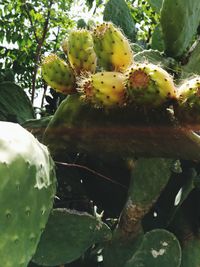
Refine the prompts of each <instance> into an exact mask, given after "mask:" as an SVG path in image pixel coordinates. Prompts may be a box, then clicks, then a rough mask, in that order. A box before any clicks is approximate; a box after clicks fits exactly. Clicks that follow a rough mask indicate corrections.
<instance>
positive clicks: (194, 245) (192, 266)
mask: <svg viewBox="0 0 200 267" xmlns="http://www.w3.org/2000/svg"><path fill="white" fill-rule="evenodd" d="M199 251H200V240H199V239H198V238H194V239H193V238H192V239H191V240H188V241H187V243H186V244H185V245H184V246H183V248H182V261H181V267H199V266H200V254H199Z"/></svg>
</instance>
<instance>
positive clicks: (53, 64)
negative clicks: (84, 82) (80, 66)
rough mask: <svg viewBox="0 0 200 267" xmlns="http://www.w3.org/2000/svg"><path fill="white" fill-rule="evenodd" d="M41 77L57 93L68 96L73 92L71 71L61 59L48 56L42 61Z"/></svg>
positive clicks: (73, 82) (73, 85)
mask: <svg viewBox="0 0 200 267" xmlns="http://www.w3.org/2000/svg"><path fill="white" fill-rule="evenodd" d="M41 68H42V77H43V79H44V80H45V81H46V82H47V84H48V85H49V86H51V87H52V88H53V89H54V90H56V91H57V92H60V93H62V94H70V93H73V92H74V90H75V77H74V73H73V70H72V69H71V68H70V66H69V65H68V64H67V63H66V62H65V61H64V60H62V59H61V58H59V57H58V56H57V55H55V54H50V55H49V56H47V57H45V58H44V60H43V61H42V66H41Z"/></svg>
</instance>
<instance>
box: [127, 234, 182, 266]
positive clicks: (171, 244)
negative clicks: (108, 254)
mask: <svg viewBox="0 0 200 267" xmlns="http://www.w3.org/2000/svg"><path fill="white" fill-rule="evenodd" d="M180 264H181V248H180V245H179V242H178V240H177V239H176V237H175V236H174V235H173V234H172V233H170V232H168V231H166V230H163V229H156V230H152V231H151V232H148V233H146V234H145V235H144V238H143V241H142V243H141V245H140V248H139V249H138V250H137V251H136V253H134V254H133V256H132V258H131V259H130V260H129V261H128V262H127V263H126V264H125V267H161V266H162V267H169V266H171V267H179V266H180Z"/></svg>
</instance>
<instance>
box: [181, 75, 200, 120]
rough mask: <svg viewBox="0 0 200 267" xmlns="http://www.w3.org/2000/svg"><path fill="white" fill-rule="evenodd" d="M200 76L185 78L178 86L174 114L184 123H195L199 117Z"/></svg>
mask: <svg viewBox="0 0 200 267" xmlns="http://www.w3.org/2000/svg"><path fill="white" fill-rule="evenodd" d="M199 92H200V77H195V78H192V79H189V80H186V81H185V82H184V83H183V84H182V85H181V86H180V87H179V88H178V105H177V108H176V116H177V117H178V118H179V120H183V121H185V122H186V123H197V122H199V119H200V116H199V115H200V96H199Z"/></svg>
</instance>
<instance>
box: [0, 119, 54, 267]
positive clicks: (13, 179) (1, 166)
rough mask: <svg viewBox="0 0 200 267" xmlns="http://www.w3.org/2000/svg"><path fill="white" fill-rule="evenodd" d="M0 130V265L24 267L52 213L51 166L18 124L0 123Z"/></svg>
mask: <svg viewBox="0 0 200 267" xmlns="http://www.w3.org/2000/svg"><path fill="white" fill-rule="evenodd" d="M0 129H1V131H0V177H1V183H0V222H1V227H0V240H1V250H0V258H1V264H0V265H1V266H4V267H27V265H28V262H29V261H30V260H31V258H32V256H33V255H34V253H35V251H36V248H37V245H38V242H39V240H40V236H41V233H42V231H43V230H44V228H45V225H46V223H47V220H48V216H49V213H50V210H51V209H52V205H53V199H54V195H55V189H56V186H55V184H56V182H55V171H54V164H53V161H52V159H51V157H50V154H49V152H48V150H47V148H46V147H45V146H44V145H42V144H40V143H39V142H38V141H37V139H35V138H34V137H33V135H32V134H31V133H29V132H28V131H26V130H25V129H24V128H22V127H21V126H19V125H18V124H14V123H9V122H0Z"/></svg>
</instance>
